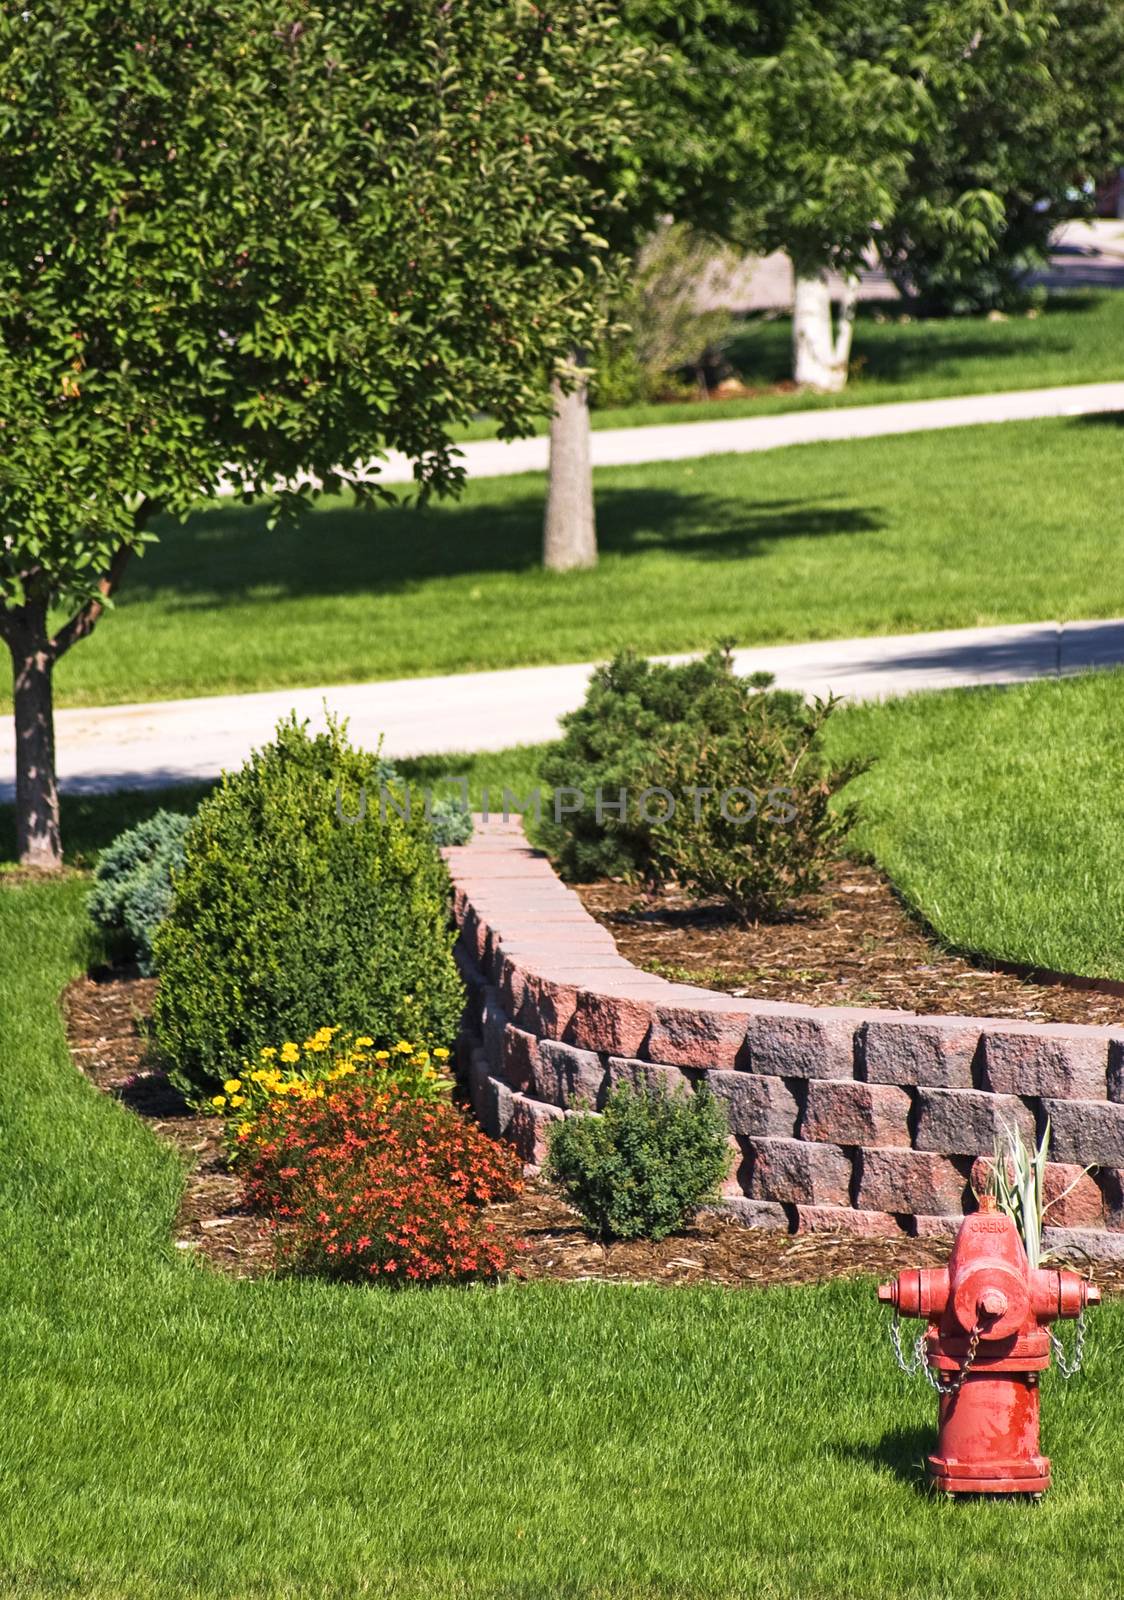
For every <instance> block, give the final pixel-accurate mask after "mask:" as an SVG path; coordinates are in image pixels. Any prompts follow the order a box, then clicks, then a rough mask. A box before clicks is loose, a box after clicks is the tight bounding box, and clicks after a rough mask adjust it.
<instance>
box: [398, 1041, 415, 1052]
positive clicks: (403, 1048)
mask: <svg viewBox="0 0 1124 1600" xmlns="http://www.w3.org/2000/svg"><path fill="white" fill-rule="evenodd" d="M394 1048H395V1050H397V1052H398V1054H399V1055H400V1056H410V1055H413V1053H414V1047H413V1045H412V1044H407V1043H406V1041H405V1039H399V1041H398V1043H397V1044H396V1045H395V1046H394Z"/></svg>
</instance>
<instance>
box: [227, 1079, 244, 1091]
mask: <svg viewBox="0 0 1124 1600" xmlns="http://www.w3.org/2000/svg"><path fill="white" fill-rule="evenodd" d="M241 1087H242V1079H241V1078H228V1079H227V1080H226V1082H225V1083H224V1084H223V1088H224V1089H225V1090H226V1092H227V1094H237V1093H238V1091H239V1089H241Z"/></svg>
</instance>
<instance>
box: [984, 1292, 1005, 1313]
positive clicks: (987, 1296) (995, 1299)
mask: <svg viewBox="0 0 1124 1600" xmlns="http://www.w3.org/2000/svg"><path fill="white" fill-rule="evenodd" d="M979 1309H980V1312H981V1313H982V1315H983V1316H985V1317H1001V1316H1002V1315H1003V1313H1004V1312H1005V1311H1006V1309H1007V1296H1006V1295H1005V1294H1004V1293H1003V1291H1002V1289H985V1290H984V1292H983V1294H981V1295H980V1305H979Z"/></svg>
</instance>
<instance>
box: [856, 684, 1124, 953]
mask: <svg viewBox="0 0 1124 1600" xmlns="http://www.w3.org/2000/svg"><path fill="white" fill-rule="evenodd" d="M1122 706H1124V673H1121V672H1098V673H1089V674H1087V675H1085V676H1082V677H1080V678H1071V679H1062V680H1060V681H1059V680H1055V681H1046V682H1040V683H1032V684H1024V685H1019V686H1017V687H1012V688H1005V689H967V690H957V691H953V692H950V693H944V694H927V695H911V696H909V697H907V698H905V699H902V700H896V701H888V702H887V703H886V704H884V705H866V706H854V707H851V708H849V709H848V710H847V711H846V712H845V713H844V714H843V715H842V716H840V717H839V718H838V720H837V722H836V723H835V725H834V726H833V727H832V730H831V739H830V744H831V747H832V748H833V749H834V750H836V751H837V752H839V753H840V754H843V755H847V754H860V753H861V754H867V755H872V756H873V757H874V758H875V759H874V765H873V766H872V768H871V770H870V771H869V772H867V773H866V774H864V775H863V776H862V777H860V778H858V779H856V780H855V782H854V784H853V785H852V786H851V788H850V790H849V793H850V795H851V796H852V797H853V798H854V799H856V800H857V802H858V805H859V815H860V819H861V820H860V823H859V826H858V829H857V834H856V842H857V844H858V845H859V846H860V847H861V848H864V849H866V850H868V851H869V852H870V853H871V854H872V855H873V856H874V857H875V859H876V860H877V861H878V862H879V863H880V865H881V866H882V867H884V868H885V870H886V871H887V872H888V873H889V874H890V877H891V878H892V879H893V881H894V883H895V885H896V886H897V888H898V889H899V890H900V892H901V893H902V895H903V896H904V897H905V899H906V900H907V902H908V903H909V904H910V905H912V906H913V907H914V908H915V909H916V910H917V911H918V912H919V913H920V914H921V915H922V916H923V917H924V918H925V920H926V921H927V922H929V923H930V924H931V926H932V927H933V928H934V929H936V931H937V932H938V933H939V934H940V935H941V937H942V938H943V939H945V940H946V941H947V942H948V943H949V944H951V945H953V946H956V947H958V948H961V949H964V950H968V951H980V952H983V953H985V954H987V955H989V956H991V957H993V958H998V959H1001V960H1008V961H1016V962H1020V963H1025V964H1028V965H1037V966H1042V967H1047V968H1054V969H1057V970H1060V971H1063V972H1077V973H1084V974H1086V975H1088V976H1092V977H1104V978H1116V979H1124V750H1122V747H1121V742H1120V735H1119V728H1120V721H1121V708H1122Z"/></svg>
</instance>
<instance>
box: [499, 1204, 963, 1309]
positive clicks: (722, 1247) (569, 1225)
mask: <svg viewBox="0 0 1124 1600" xmlns="http://www.w3.org/2000/svg"><path fill="white" fill-rule="evenodd" d="M489 1215H490V1216H491V1217H492V1218H493V1219H494V1220H495V1221H496V1222H497V1223H498V1224H499V1226H500V1230H501V1231H502V1232H503V1233H505V1234H507V1235H508V1236H509V1237H511V1238H512V1239H517V1238H521V1239H523V1240H524V1241H525V1245H526V1248H525V1249H523V1250H521V1251H520V1255H519V1261H520V1266H519V1273H520V1276H521V1277H524V1278H527V1279H530V1280H535V1279H543V1278H554V1279H562V1280H564V1281H567V1282H571V1283H576V1282H584V1281H591V1280H596V1281H598V1282H606V1283H665V1284H680V1283H682V1284H698V1283H717V1284H724V1285H726V1286H727V1287H728V1288H735V1289H737V1288H746V1287H749V1286H757V1287H759V1288H764V1287H767V1286H770V1285H773V1284H781V1283H819V1282H822V1280H823V1279H825V1278H842V1277H855V1276H856V1275H859V1274H866V1273H874V1274H881V1275H883V1276H889V1277H893V1276H894V1274H895V1273H897V1272H899V1271H900V1270H901V1269H902V1268H903V1267H918V1266H929V1265H936V1264H938V1263H940V1262H943V1261H947V1259H948V1244H947V1243H942V1242H941V1241H939V1240H932V1239H910V1238H906V1237H905V1236H904V1235H903V1236H902V1237H901V1238H888V1239H880V1238H872V1239H863V1238H858V1237H855V1236H853V1235H851V1234H835V1233H807V1234H799V1235H793V1234H791V1233H785V1232H783V1231H781V1230H773V1229H766V1228H752V1227H746V1226H745V1224H744V1223H741V1222H738V1221H737V1220H736V1219H735V1218H733V1217H729V1216H723V1215H722V1214H721V1213H719V1212H704V1213H703V1214H702V1215H701V1216H699V1217H698V1218H697V1219H696V1221H695V1222H694V1224H693V1225H692V1226H691V1227H689V1228H686V1229H684V1231H683V1232H682V1233H677V1234H673V1235H672V1236H671V1237H670V1238H668V1239H661V1240H659V1241H658V1242H653V1241H651V1240H648V1239H629V1240H626V1241H622V1242H618V1243H615V1244H599V1243H598V1242H597V1241H596V1240H595V1239H592V1238H590V1236H589V1234H588V1233H587V1232H586V1230H585V1228H584V1227H583V1226H582V1223H581V1220H580V1219H579V1217H578V1216H577V1214H576V1212H574V1211H572V1210H571V1209H570V1207H569V1206H567V1205H566V1204H565V1202H564V1201H562V1200H560V1199H559V1197H558V1196H557V1194H555V1193H553V1192H552V1191H551V1190H550V1189H548V1188H547V1187H546V1186H545V1184H541V1183H539V1184H534V1183H533V1184H529V1185H528V1187H527V1190H526V1192H525V1193H524V1194H522V1195H521V1196H520V1197H519V1199H518V1200H515V1201H513V1202H512V1203H511V1204H510V1205H506V1206H493V1207H492V1208H491V1210H490V1213H489Z"/></svg>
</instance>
